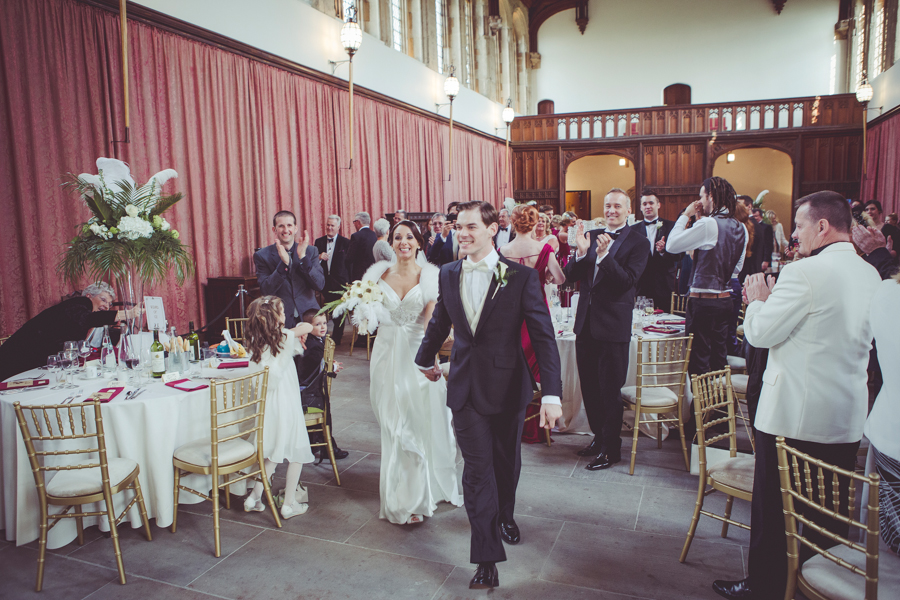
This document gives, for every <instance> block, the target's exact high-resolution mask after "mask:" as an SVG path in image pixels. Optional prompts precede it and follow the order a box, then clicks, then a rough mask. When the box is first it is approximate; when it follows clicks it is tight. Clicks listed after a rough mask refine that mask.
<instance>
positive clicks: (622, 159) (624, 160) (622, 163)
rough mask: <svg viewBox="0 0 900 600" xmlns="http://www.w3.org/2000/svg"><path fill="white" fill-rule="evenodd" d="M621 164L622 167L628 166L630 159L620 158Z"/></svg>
mask: <svg viewBox="0 0 900 600" xmlns="http://www.w3.org/2000/svg"><path fill="white" fill-rule="evenodd" d="M619 166H620V167H626V166H628V160H626V159H624V158H620V159H619Z"/></svg>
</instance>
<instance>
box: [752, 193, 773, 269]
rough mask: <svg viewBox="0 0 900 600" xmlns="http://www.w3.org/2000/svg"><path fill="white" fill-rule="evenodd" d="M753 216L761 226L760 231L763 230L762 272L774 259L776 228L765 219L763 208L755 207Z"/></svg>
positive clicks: (760, 261)
mask: <svg viewBox="0 0 900 600" xmlns="http://www.w3.org/2000/svg"><path fill="white" fill-rule="evenodd" d="M751 214H752V215H753V216H752V217H751V218H752V219H753V220H754V221H755V222H756V225H757V226H758V227H759V229H758V231H762V248H760V257H759V267H760V269H761V272H762V273H765V272H766V271H767V270H768V269H769V264H770V262H771V260H772V252H774V251H775V230H774V229H772V226H771V225H769V224H768V223H766V222H764V221H763V211H762V209H761V208H758V207H755V208H753V210H752V211H751Z"/></svg>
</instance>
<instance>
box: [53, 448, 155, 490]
mask: <svg viewBox="0 0 900 600" xmlns="http://www.w3.org/2000/svg"><path fill="white" fill-rule="evenodd" d="M108 466H109V485H110V487H113V488H115V487H116V486H117V485H119V484H120V483H122V482H123V481H125V480H126V479H128V477H130V476H131V475H132V473H134V471H135V469H137V468H138V464H137V463H136V462H135V461H133V460H131V459H130V458H110V459H109V464H108ZM102 491H103V477H102V473H101V471H100V467H93V468H90V469H78V470H75V471H60V472H59V473H57V474H56V475H54V476H53V479H51V480H50V481H49V482H47V493H48V494H49V495H51V496H56V497H57V498H73V497H75V496H88V495H90V494H99V493H100V492H102Z"/></svg>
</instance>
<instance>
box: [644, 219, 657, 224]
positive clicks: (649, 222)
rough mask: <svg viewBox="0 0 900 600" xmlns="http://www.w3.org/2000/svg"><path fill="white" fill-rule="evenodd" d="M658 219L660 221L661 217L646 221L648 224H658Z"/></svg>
mask: <svg viewBox="0 0 900 600" xmlns="http://www.w3.org/2000/svg"><path fill="white" fill-rule="evenodd" d="M657 221H659V219H653V220H652V221H647V220H645V221H644V223H646V224H647V225H656V222H657Z"/></svg>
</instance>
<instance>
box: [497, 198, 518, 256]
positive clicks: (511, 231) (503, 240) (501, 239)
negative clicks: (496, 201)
mask: <svg viewBox="0 0 900 600" xmlns="http://www.w3.org/2000/svg"><path fill="white" fill-rule="evenodd" d="M498 214H499V218H498V221H497V225H498V226H499V228H498V229H497V235H495V236H494V248H497V249H498V250H499V249H500V248H502V247H503V246H505V245H506V244H508V243H510V242H511V241H513V240H514V239H516V230H515V228H513V226H512V224H511V218H510V216H509V211H508V210H506V209H505V208H501V209H500V212H499V213H498Z"/></svg>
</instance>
